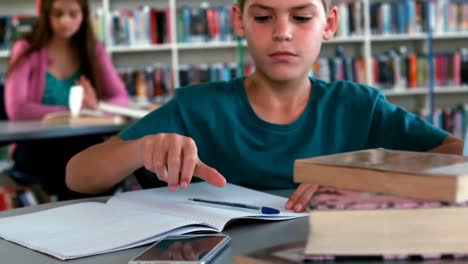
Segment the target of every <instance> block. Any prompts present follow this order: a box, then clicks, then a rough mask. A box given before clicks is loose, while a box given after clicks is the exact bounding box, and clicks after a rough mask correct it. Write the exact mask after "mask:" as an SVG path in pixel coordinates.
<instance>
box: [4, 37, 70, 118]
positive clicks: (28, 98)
mask: <svg viewBox="0 0 468 264" xmlns="http://www.w3.org/2000/svg"><path fill="white" fill-rule="evenodd" d="M28 47H29V45H28V43H27V42H26V41H24V40H22V41H18V42H16V43H15V44H14V46H13V48H12V51H11V62H14V61H16V60H17V59H18V57H19V56H20V55H21V54H23V53H24V52H25V51H26V50H27V49H28ZM39 63H40V62H39ZM35 67H37V66H36V65H34V64H33V63H32V62H31V61H30V58H25V59H24V60H23V61H22V62H21V63H20V64H18V65H16V67H15V68H14V69H13V71H10V72H9V73H8V76H7V79H6V83H5V107H6V112H7V114H8V118H9V119H10V120H28V119H42V118H43V117H44V116H45V115H46V114H48V113H52V112H62V111H67V108H66V107H63V106H48V105H44V104H42V103H40V101H35V99H34V98H32V95H33V94H34V91H33V89H38V86H40V85H44V84H35V85H34V86H32V84H31V79H30V78H31V76H32V75H34V71H37V69H36V68H35Z"/></svg>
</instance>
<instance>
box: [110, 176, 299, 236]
mask: <svg viewBox="0 0 468 264" xmlns="http://www.w3.org/2000/svg"><path fill="white" fill-rule="evenodd" d="M189 198H202V199H208V200H216V201H227V202H235V203H245V204H249V205H255V206H258V207H261V206H267V207H273V208H276V209H279V210H280V211H281V213H280V214H279V215H265V214H261V213H260V212H256V211H254V210H249V209H242V208H234V207H226V206H214V205H205V204H200V203H196V202H191V201H189V200H188V199H189ZM169 201H170V202H169ZM286 202H287V199H286V198H284V197H279V196H276V195H271V194H268V193H264V192H259V191H254V190H251V189H247V188H244V187H240V186H237V185H233V184H226V185H225V186H224V187H222V188H218V187H215V186H212V185H209V184H207V183H205V182H200V183H195V184H191V185H190V186H189V188H188V189H179V190H178V191H176V192H170V191H169V190H168V189H167V188H158V189H149V190H140V191H134V192H127V193H120V194H118V195H116V196H114V197H112V199H110V200H109V201H108V202H107V203H108V204H109V205H111V206H122V207H127V206H132V205H133V208H135V206H134V205H138V208H141V209H142V210H149V211H154V210H157V211H158V212H160V213H163V214H165V215H172V216H177V217H182V218H185V219H190V220H193V221H200V222H203V223H206V224H207V225H210V226H211V227H213V228H216V229H217V230H218V231H222V230H223V229H224V226H225V225H226V224H227V223H228V222H229V221H231V220H233V219H240V218H256V219H263V220H285V219H290V218H296V217H300V216H306V215H307V214H306V213H302V214H297V213H293V212H290V211H286V210H285V209H284V208H285V205H286Z"/></svg>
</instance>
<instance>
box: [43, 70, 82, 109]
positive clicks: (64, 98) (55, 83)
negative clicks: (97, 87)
mask: <svg viewBox="0 0 468 264" xmlns="http://www.w3.org/2000/svg"><path fill="white" fill-rule="evenodd" d="M80 75H81V73H80V71H77V72H75V73H74V74H72V75H71V76H70V77H68V78H66V79H57V78H56V77H55V76H53V75H52V74H51V73H50V72H47V73H46V78H45V88H44V89H45V90H44V96H43V97H42V103H43V104H46V105H61V106H68V96H69V95H70V88H71V87H72V86H73V85H75V81H77V80H79V79H80Z"/></svg>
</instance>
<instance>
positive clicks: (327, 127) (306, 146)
mask: <svg viewBox="0 0 468 264" xmlns="http://www.w3.org/2000/svg"><path fill="white" fill-rule="evenodd" d="M243 80H244V79H243V78H238V79H234V80H231V81H229V82H215V83H206V84H198V85H192V86H188V87H184V88H179V89H176V92H175V96H174V98H173V99H172V100H171V101H169V102H168V103H166V104H165V105H164V106H163V107H161V108H159V109H158V110H155V111H153V112H151V113H149V114H148V115H147V116H145V117H144V118H142V119H140V120H139V121H138V122H137V123H135V125H133V126H131V127H129V128H127V129H125V130H124V131H122V132H121V133H120V134H119V136H120V137H121V138H123V139H124V140H132V139H137V138H140V137H143V136H145V135H148V134H157V133H178V134H181V135H185V136H188V137H191V138H193V139H194V140H195V142H196V144H197V147H198V155H199V158H200V159H201V160H202V161H203V162H205V163H206V164H208V165H210V166H212V167H214V168H216V169H217V170H218V171H219V172H220V173H222V174H223V175H224V177H226V179H227V181H228V182H230V183H233V184H238V185H242V186H246V187H250V188H254V189H283V188H294V187H296V186H297V184H296V183H294V182H293V164H294V160H296V159H300V158H308V157H314V156H319V155H327V154H334V153H339V152H346V151H354V150H362V149H368V148H388V149H400V150H413V151H425V150H429V149H431V148H433V147H436V146H438V145H440V144H441V143H442V141H443V140H444V139H445V138H446V137H447V136H448V134H447V133H446V132H444V131H443V130H440V129H438V128H435V127H433V126H431V125H430V124H429V123H427V122H426V121H424V120H422V119H420V118H419V117H418V116H416V115H414V114H412V113H408V112H406V111H404V110H403V109H401V108H400V107H398V106H396V105H394V104H391V103H389V102H388V101H387V100H386V99H385V97H384V96H383V94H382V93H381V92H380V91H379V90H377V89H374V88H370V87H367V86H364V85H360V84H356V83H352V82H347V81H338V82H333V83H327V82H324V81H320V80H317V79H311V82H312V87H313V88H312V93H311V96H310V100H309V103H308V105H307V107H306V109H305V111H304V112H303V113H302V115H301V116H300V117H299V118H298V119H297V120H296V121H295V122H293V123H291V124H287V125H279V124H272V123H269V122H266V121H265V120H262V119H261V118H260V117H259V116H257V114H256V113H255V111H254V109H253V108H252V106H251V105H250V103H249V101H248V98H247V94H246V92H245V87H244V84H243ZM153 177H154V176H153Z"/></svg>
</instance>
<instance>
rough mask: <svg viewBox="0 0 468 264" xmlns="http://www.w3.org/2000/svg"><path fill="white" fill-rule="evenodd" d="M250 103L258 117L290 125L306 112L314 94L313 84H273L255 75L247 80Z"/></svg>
mask: <svg viewBox="0 0 468 264" xmlns="http://www.w3.org/2000/svg"><path fill="white" fill-rule="evenodd" d="M244 84H245V89H246V93H247V97H248V99H249V102H250V104H251V106H252V107H253V109H254V110H255V112H256V113H257V115H258V116H259V117H260V118H261V119H263V120H265V121H268V122H271V123H276V124H289V123H292V122H294V121H295V120H296V119H297V118H299V116H300V115H301V114H302V113H303V112H304V110H305V109H306V107H307V104H308V102H309V98H310V95H311V93H312V88H311V85H312V84H311V82H310V80H309V79H308V78H304V79H301V80H298V81H294V82H284V83H283V82H282V83H277V82H272V81H266V80H265V79H264V78H260V76H259V75H257V74H254V75H252V76H251V77H249V78H247V79H246V80H245V83H244Z"/></svg>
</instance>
